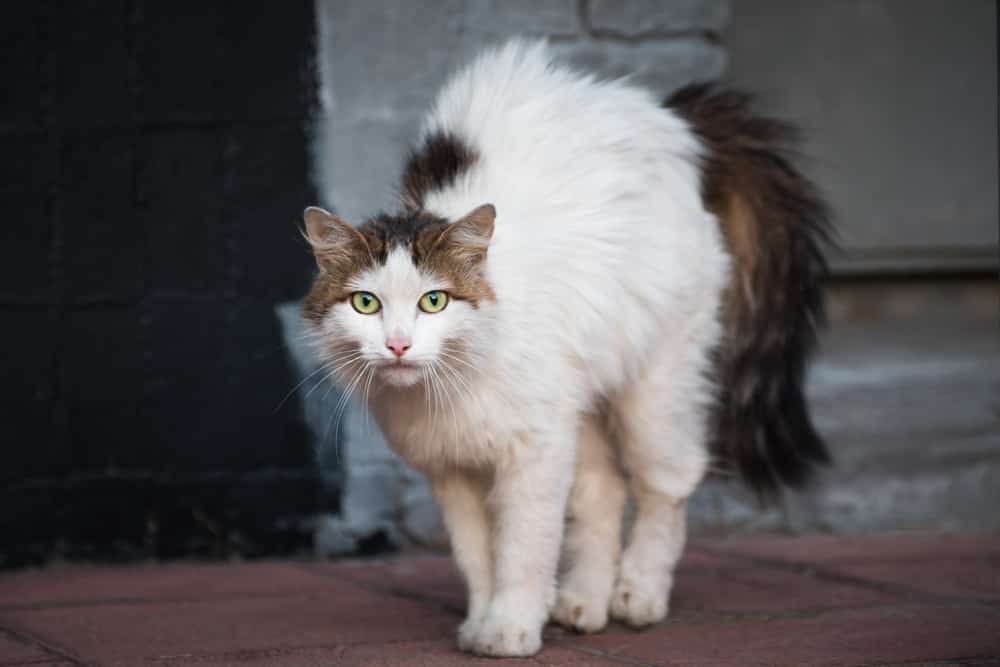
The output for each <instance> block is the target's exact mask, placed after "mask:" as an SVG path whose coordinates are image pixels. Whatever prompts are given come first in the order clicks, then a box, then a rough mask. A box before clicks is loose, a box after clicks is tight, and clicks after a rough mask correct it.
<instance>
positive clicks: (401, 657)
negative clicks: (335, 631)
mask: <svg viewBox="0 0 1000 667" xmlns="http://www.w3.org/2000/svg"><path fill="white" fill-rule="evenodd" d="M502 663H503V664H504V665H539V664H541V665H574V666H580V667H587V666H588V665H614V664H620V663H616V662H614V661H612V660H610V659H608V658H604V657H602V656H599V655H591V654H587V653H584V652H581V651H576V650H573V649H570V648H566V647H561V646H546V647H545V648H544V649H542V652H541V653H539V654H538V655H536V656H534V657H533V658H527V659H520V660H519V659H505V660H503V661H502ZM496 664H497V661H496V659H493V658H477V657H475V656H471V655H468V654H465V653H461V652H460V651H459V650H458V648H457V647H456V646H455V642H454V641H453V640H451V639H447V640H438V641H435V642H406V643H399V644H393V645H391V646H356V647H351V648H348V649H346V650H345V651H344V652H343V653H342V654H341V655H340V656H339V659H338V661H337V665H338V667H355V666H356V667H360V666H362V665H364V666H365V667H380V666H382V665H385V666H389V665H393V666H395V665H399V666H400V667H437V666H438V665H441V666H442V667H448V666H449V665H496Z"/></svg>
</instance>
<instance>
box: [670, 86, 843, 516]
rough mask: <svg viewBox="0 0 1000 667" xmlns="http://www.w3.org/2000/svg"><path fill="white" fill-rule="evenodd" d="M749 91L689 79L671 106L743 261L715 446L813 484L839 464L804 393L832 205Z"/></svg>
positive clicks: (749, 469) (722, 365)
mask: <svg viewBox="0 0 1000 667" xmlns="http://www.w3.org/2000/svg"><path fill="white" fill-rule="evenodd" d="M750 102H751V98H750V96H749V95H746V94H742V93H736V92H730V91H717V90H714V89H713V88H712V87H710V86H703V85H698V86H689V87H687V88H684V89H682V90H680V91H678V92H677V93H675V94H674V95H673V96H671V97H670V98H669V99H668V100H667V102H666V106H668V107H669V108H671V109H672V110H673V111H674V112H675V113H677V114H679V115H680V116H682V117H683V118H685V119H686V120H687V121H688V122H689V123H690V124H691V126H692V128H693V129H694V131H695V132H696V133H697V134H698V135H699V137H700V138H701V140H702V141H703V143H704V144H705V148H706V150H707V153H706V155H705V160H704V163H703V165H702V167H703V170H704V171H703V182H702V197H703V199H704V201H705V206H706V208H708V209H709V210H710V211H712V212H713V213H714V214H715V215H716V216H717V217H718V218H719V221H720V225H721V226H722V232H723V235H724V237H725V241H726V244H727V246H728V249H729V252H730V254H731V256H732V259H733V267H732V271H731V280H730V283H729V285H728V287H727V290H726V294H725V295H724V301H723V308H724V313H723V321H724V327H725V336H724V341H723V343H722V345H721V346H720V349H719V350H718V359H717V370H718V380H719V385H720V391H721V395H720V400H719V404H718V420H717V430H716V433H715V439H714V443H713V455H714V456H715V457H716V458H717V459H718V460H719V461H720V462H721V463H722V464H723V465H727V466H732V467H734V468H736V469H737V470H738V471H739V473H740V474H741V476H742V477H743V479H744V480H745V481H746V482H747V483H748V484H749V485H750V486H751V487H752V488H753V489H754V490H755V491H757V492H758V494H760V495H761V496H765V497H767V496H773V495H775V494H776V493H777V492H778V491H779V490H780V488H781V485H782V484H785V485H789V486H793V487H801V486H802V485H803V484H805V482H806V481H807V480H808V479H809V477H810V475H811V473H813V472H814V470H815V469H816V467H817V466H819V465H821V464H824V463H827V462H829V455H828V453H827V450H826V446H825V445H824V443H823V440H822V438H820V436H819V434H818V433H817V432H816V429H815V428H814V427H813V424H812V420H811V419H810V417H809V411H808V408H807V406H806V401H805V397H804V396H803V393H802V384H803V379H804V373H805V368H806V363H807V360H808V357H809V355H810V353H811V351H812V349H813V347H814V346H815V342H816V331H817V327H818V326H820V325H821V323H822V320H823V299H822V292H821V289H820V284H819V281H820V278H821V276H822V275H823V274H824V273H825V271H826V262H825V260H824V258H823V253H822V249H823V246H824V245H826V244H827V243H828V242H829V240H830V224H829V216H828V211H827V208H826V206H825V205H824V203H823V201H822V200H821V199H820V197H819V195H818V193H817V192H816V189H815V187H814V186H813V185H812V183H810V182H809V180H807V179H806V178H805V177H804V176H802V174H800V173H799V172H798V171H797V170H796V169H795V167H794V166H793V164H792V162H791V161H790V150H791V149H792V148H793V147H794V145H795V143H796V139H797V137H796V133H795V131H794V129H793V128H792V127H790V126H789V125H787V124H785V123H782V122H779V121H775V120H772V119H769V118H763V117H760V116H756V115H754V114H753V112H752V111H751V109H750Z"/></svg>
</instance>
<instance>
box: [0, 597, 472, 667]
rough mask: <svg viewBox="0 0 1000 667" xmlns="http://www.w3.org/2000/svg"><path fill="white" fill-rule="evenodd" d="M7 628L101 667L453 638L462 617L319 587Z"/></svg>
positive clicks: (44, 612) (0, 616)
mask: <svg viewBox="0 0 1000 667" xmlns="http://www.w3.org/2000/svg"><path fill="white" fill-rule="evenodd" d="M0 623H2V624H3V625H4V626H5V627H10V628H12V629H14V630H16V631H18V632H22V633H27V634H30V635H32V636H34V637H37V638H39V639H41V640H43V641H45V642H46V643H51V644H54V645H58V646H70V647H72V648H73V650H74V652H75V653H76V654H77V655H79V656H81V657H82V658H83V659H85V660H89V661H93V662H97V663H99V664H102V665H104V664H134V663H135V662H137V661H139V660H140V659H154V660H160V659H164V658H166V659H169V658H170V657H171V656H182V655H197V654H202V653H209V654H217V653H233V652H240V651H262V650H269V649H274V648H278V649H283V648H295V647H316V646H321V647H322V646H335V645H338V644H351V643H359V642H363V643H386V642H398V641H405V640H419V639H439V638H441V637H448V636H450V635H451V634H452V633H453V632H454V629H455V618H454V617H452V616H450V615H447V614H442V613H435V611H434V609H432V608H430V607H428V606H426V605H422V604H419V603H416V602H412V601H410V600H405V599H400V598H388V597H387V596H383V595H379V594H376V593H372V592H369V591H365V590H363V589H360V588H358V587H356V586H354V585H351V584H345V583H342V582H341V583H340V585H335V582H333V580H330V582H329V583H326V584H324V582H323V581H319V582H318V583H316V585H315V586H314V589H313V590H312V591H311V592H309V593H300V594H299V595H296V596H282V597H244V598H237V599H203V600H199V601H184V602H156V603H152V604H150V603H131V604H130V603H107V604H101V605H98V606H94V607H88V608H87V609H86V611H85V613H83V612H82V611H81V609H80V608H79V607H73V606H70V607H48V608H41V609H37V610H32V611H23V610H22V611H20V612H18V613H12V612H10V611H7V610H0Z"/></svg>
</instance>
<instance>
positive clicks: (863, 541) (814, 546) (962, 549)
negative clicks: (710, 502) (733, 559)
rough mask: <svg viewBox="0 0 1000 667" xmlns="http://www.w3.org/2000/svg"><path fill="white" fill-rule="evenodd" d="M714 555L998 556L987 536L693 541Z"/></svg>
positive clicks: (810, 559) (816, 558) (804, 558)
mask: <svg viewBox="0 0 1000 667" xmlns="http://www.w3.org/2000/svg"><path fill="white" fill-rule="evenodd" d="M700 544H704V545H707V546H708V547H709V548H711V549H712V550H713V551H714V552H716V553H721V552H728V553H731V554H742V555H745V556H752V557H764V558H775V559H779V560H786V561H789V562H798V563H848V562H869V561H880V562H885V561H907V560H911V561H924V560H927V559H938V558H954V557H957V556H969V555H977V554H978V555H984V556H987V555H994V556H1000V539H998V538H997V536H996V535H989V534H955V535H949V534H943V533H900V534H895V535H882V536H871V535H869V536H832V535H812V536H808V537H757V538H753V539H731V540H716V541H704V542H702V541H700V540H694V541H693V542H692V545H693V546H694V547H695V548H698V545H700Z"/></svg>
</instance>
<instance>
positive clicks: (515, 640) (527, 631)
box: [459, 604, 544, 658]
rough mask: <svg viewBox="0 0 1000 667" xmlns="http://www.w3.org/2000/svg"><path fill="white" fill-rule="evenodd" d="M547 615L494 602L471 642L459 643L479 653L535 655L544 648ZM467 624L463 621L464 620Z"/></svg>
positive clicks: (496, 655) (511, 656)
mask: <svg viewBox="0 0 1000 667" xmlns="http://www.w3.org/2000/svg"><path fill="white" fill-rule="evenodd" d="M543 625H544V617H543V616H542V615H541V614H537V613H530V611H529V610H528V609H525V608H524V607H523V606H518V605H503V604H494V605H492V606H491V607H490V610H489V612H487V614H486V617H485V618H484V619H483V621H482V623H481V624H480V625H479V627H478V629H477V631H476V632H475V634H474V635H471V636H470V637H469V643H468V646H464V647H463V646H462V638H461V630H460V631H459V646H460V647H461V648H462V650H465V651H471V652H472V653H476V654H477V655H487V656H492V657H495V658H513V657H526V656H531V655H535V654H536V653H538V651H540V650H541V648H542V626H543ZM463 627H464V624H463Z"/></svg>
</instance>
